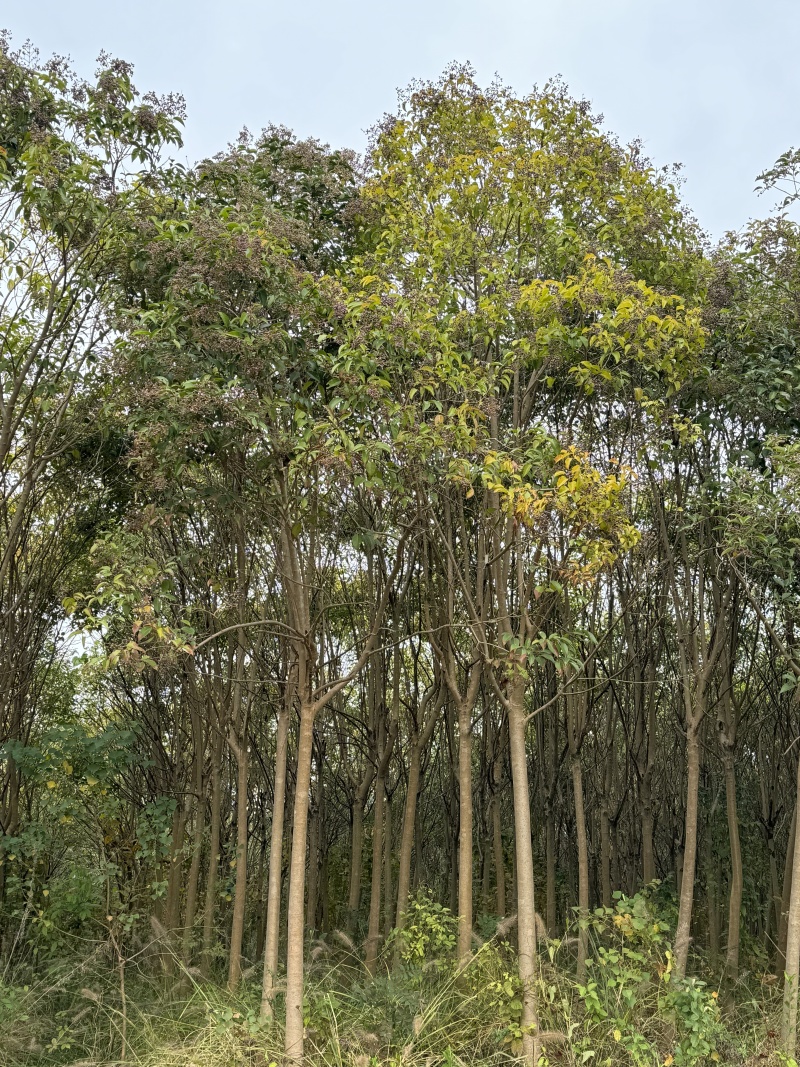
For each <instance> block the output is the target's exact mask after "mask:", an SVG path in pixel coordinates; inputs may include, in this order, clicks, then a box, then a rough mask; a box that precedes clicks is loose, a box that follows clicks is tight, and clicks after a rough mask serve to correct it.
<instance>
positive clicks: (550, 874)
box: [545, 804, 556, 937]
mask: <svg viewBox="0 0 800 1067" xmlns="http://www.w3.org/2000/svg"><path fill="white" fill-rule="evenodd" d="M545 848H546V851H547V875H546V877H547V887H546V888H547V932H548V933H549V934H550V936H551V937H555V936H556V819H555V814H554V813H553V805H552V804H548V805H547V810H546V812H545Z"/></svg>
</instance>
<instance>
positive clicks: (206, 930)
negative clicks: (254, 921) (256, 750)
mask: <svg viewBox="0 0 800 1067" xmlns="http://www.w3.org/2000/svg"><path fill="white" fill-rule="evenodd" d="M220 749H221V741H220V739H219V738H218V739H217V740H216V742H215V744H214V751H213V755H212V764H211V833H210V841H209V851H208V873H207V875H206V897H205V902H204V905H203V951H202V956H201V959H200V970H201V973H202V974H203V975H204V976H205V977H206V978H207V977H208V976H209V974H210V973H211V944H212V941H213V937H214V912H215V911H216V904H217V876H218V873H219V838H220V829H221V825H222V769H221V767H220V762H221V756H222V753H221V751H220Z"/></svg>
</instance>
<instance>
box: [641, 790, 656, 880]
mask: <svg viewBox="0 0 800 1067" xmlns="http://www.w3.org/2000/svg"><path fill="white" fill-rule="evenodd" d="M639 797H640V800H641V805H642V880H643V881H644V884H645V885H650V883H651V882H652V881H654V879H655V877H656V861H655V852H654V850H653V797H652V792H651V785H650V775H649V774H647V773H646V774H645V776H644V777H643V778H642V785H641V789H640V792H639Z"/></svg>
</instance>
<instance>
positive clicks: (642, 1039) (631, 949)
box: [0, 897, 786, 1067]
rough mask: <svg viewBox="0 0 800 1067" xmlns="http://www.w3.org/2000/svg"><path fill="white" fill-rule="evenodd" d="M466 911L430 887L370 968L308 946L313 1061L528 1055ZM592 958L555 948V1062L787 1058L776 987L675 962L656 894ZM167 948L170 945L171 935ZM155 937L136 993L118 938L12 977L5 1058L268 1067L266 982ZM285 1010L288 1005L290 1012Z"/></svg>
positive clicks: (326, 944)
mask: <svg viewBox="0 0 800 1067" xmlns="http://www.w3.org/2000/svg"><path fill="white" fill-rule="evenodd" d="M453 923H454V920H453V919H452V917H451V916H449V913H447V912H446V909H441V908H438V907H436V906H434V905H432V904H431V902H430V900H428V899H427V898H421V902H420V905H419V908H418V910H417V912H416V913H415V915H414V916H413V917H412V922H410V923H409V925H408V927H407V928H406V931H404V934H403V939H402V941H401V942H400V943H399V944H394V943H390V944H389V945H388V946H387V948H386V951H385V955H384V958H383V959H382V964H381V969H380V970H379V973H378V974H377V975H376V976H375V977H374V978H371V977H370V976H369V975H367V973H366V972H365V970H364V968H363V965H362V964H361V962H360V959H359V957H358V954H357V953H356V952H355V946H352V945H349V944H348V941H347V939H346V938H345V937H343V936H331V937H328V938H326V939H325V940H320V941H317V942H315V943H314V944H313V945H312V946H310V951H309V953H308V959H309V969H308V982H307V997H306V1006H305V1013H306V1046H307V1059H308V1062H309V1064H310V1065H313V1067H323V1065H325V1067H378V1065H382V1067H383V1065H385V1067H459V1065H463V1067H478V1065H480V1067H501V1065H506V1064H510V1063H513V1062H517V1061H518V1052H519V1048H520V1037H521V1030H520V1027H519V1018H520V1010H521V1000H520V988H519V983H518V981H517V979H516V977H515V974H516V960H515V958H514V952H513V949H512V947H511V946H510V945H509V944H508V943H507V942H499V941H498V940H497V939H495V938H490V939H488V940H487V941H486V942H485V943H483V944H479V945H477V946H476V952H475V954H474V957H473V959H472V961H471V962H470V964H469V965H468V966H467V967H463V968H459V967H457V966H456V964H455V962H454V960H453V955H452V948H453V943H452V937H453V931H454V926H453ZM590 931H591V948H592V952H591V961H590V965H589V968H588V972H587V977H586V980H585V982H582V983H578V982H577V981H576V980H575V977H574V972H575V960H574V939H565V940H562V941H560V942H556V941H552V942H546V943H544V944H543V945H542V952H541V966H540V974H539V980H538V999H539V1011H540V1029H541V1030H542V1031H543V1032H544V1033H543V1041H544V1048H545V1055H544V1057H543V1061H542V1067H555V1065H559V1067H560V1065H563V1067H583V1065H586V1064H589V1065H593V1067H598V1065H600V1067H617V1065H623V1067H624V1065H631V1067H651V1065H652V1067H660V1065H663V1064H667V1065H668V1067H669V1065H673V1064H674V1065H675V1067H684V1065H707V1064H713V1063H716V1064H731V1065H735V1064H736V1065H747V1067H756V1065H759V1067H761V1065H766V1067H777V1065H778V1064H781V1063H782V1064H786V1061H785V1059H781V1058H780V1056H779V1054H778V1053H777V1052H776V1051H775V1035H776V1031H777V1029H778V1026H777V1019H778V1013H779V1008H780V1004H779V1001H780V994H779V991H778V990H777V989H776V987H775V985H774V984H770V983H765V982H763V981H762V979H761V977H760V976H759V975H758V974H756V973H745V974H744V975H743V977H742V979H741V980H740V982H739V983H738V984H737V986H736V988H735V989H732V990H729V989H724V988H719V987H717V986H715V985H714V982H713V980H712V978H711V974H710V972H709V971H708V970H707V969H705V970H704V962H703V960H702V959H697V960H695V961H694V962H695V968H696V970H697V971H699V975H700V976H699V977H695V978H691V979H688V980H685V981H682V982H678V981H676V980H675V978H674V975H673V974H672V971H671V955H670V951H669V939H670V933H671V931H670V929H669V924H668V922H667V921H665V920H664V919H663V918H661V917H659V913H658V910H657V908H656V907H655V905H654V903H653V902H652V901H648V900H647V899H646V898H644V897H638V898H633V899H631V900H628V899H626V898H622V899H621V900H620V901H619V902H618V903H617V904H616V905H615V907H614V908H613V909H606V910H603V909H599V910H598V912H597V913H595V915H594V916H593V917H592V920H591V923H590ZM162 948H163V946H162ZM158 949H159V946H158V944H154V943H152V942H150V943H148V944H145V945H142V946H141V947H140V948H139V949H138V951H136V952H133V953H131V955H130V958H129V959H128V960H127V961H126V966H125V974H124V977H125V997H124V1002H123V998H122V996H121V989H120V981H119V979H120V973H119V968H118V966H117V965H116V959H115V956H114V953H113V949H112V948H111V946H109V945H108V944H107V943H100V944H96V945H95V946H93V947H91V948H90V949H88V950H86V951H84V953H83V954H82V955H81V954H80V953H78V952H77V951H76V949H75V948H74V947H73V950H72V951H69V952H67V951H65V952H62V953H60V954H58V955H57V956H54V957H52V958H51V959H50V960H49V961H48V962H47V964H46V965H44V964H41V963H40V964H39V965H38V966H34V963H33V961H32V960H30V959H29V960H27V961H26V960H22V961H21V962H20V963H19V964H18V965H17V967H16V969H15V971H14V973H13V975H10V976H9V975H7V976H6V979H5V981H4V982H3V984H0V1035H2V1039H0V1067H66V1065H71V1067H78V1065H80V1067H95V1065H101V1064H102V1065H107V1067H108V1065H111V1064H117V1063H120V1062H122V1060H121V1053H122V1047H123V1032H124V1034H125V1041H124V1044H125V1061H124V1062H125V1063H126V1064H135V1065H137V1067H240V1065H241V1067H269V1065H271V1064H279V1063H280V1061H281V1048H282V1032H281V1026H280V1022H277V1023H275V1024H274V1025H272V1026H265V1025H264V1024H262V1022H261V1020H260V1019H259V1014H258V1010H259V1001H260V975H259V973H258V972H257V970H255V969H254V970H253V971H252V973H250V975H249V976H248V977H247V979H246V980H245V981H244V982H243V984H242V986H241V988H240V990H239V992H238V993H237V995H236V996H232V995H231V994H229V993H228V992H227V990H225V989H224V987H222V986H221V985H220V984H217V983H215V982H213V981H205V980H203V979H202V978H201V977H200V976H199V975H198V974H197V973H196V972H194V971H193V970H188V971H187V970H186V969H185V968H183V967H181V966H180V964H179V963H178V961H177V960H173V961H172V962H171V963H170V965H169V968H168V969H169V970H170V971H171V973H165V969H164V966H163V958H164V956H163V952H159V951H158ZM280 1008H281V1006H280V1004H279V1005H278V1013H277V1014H278V1016H280Z"/></svg>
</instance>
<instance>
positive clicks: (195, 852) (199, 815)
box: [181, 788, 206, 967]
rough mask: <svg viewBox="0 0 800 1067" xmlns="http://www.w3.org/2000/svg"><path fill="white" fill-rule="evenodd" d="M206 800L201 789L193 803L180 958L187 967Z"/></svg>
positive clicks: (190, 957) (192, 934)
mask: <svg viewBox="0 0 800 1067" xmlns="http://www.w3.org/2000/svg"><path fill="white" fill-rule="evenodd" d="M205 811H206V798H205V794H204V791H203V789H202V788H201V789H200V790H199V795H198V797H197V800H196V802H195V812H194V831H193V833H192V863H191V866H190V867H189V877H188V880H187V883H186V906H185V909H184V913H183V944H182V947H181V957H182V959H183V963H184V966H186V967H188V966H189V965H190V963H191V961H192V939H193V936H194V920H195V915H196V912H197V889H198V885H199V882H200V860H201V859H202V853H203V831H204V829H205Z"/></svg>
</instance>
